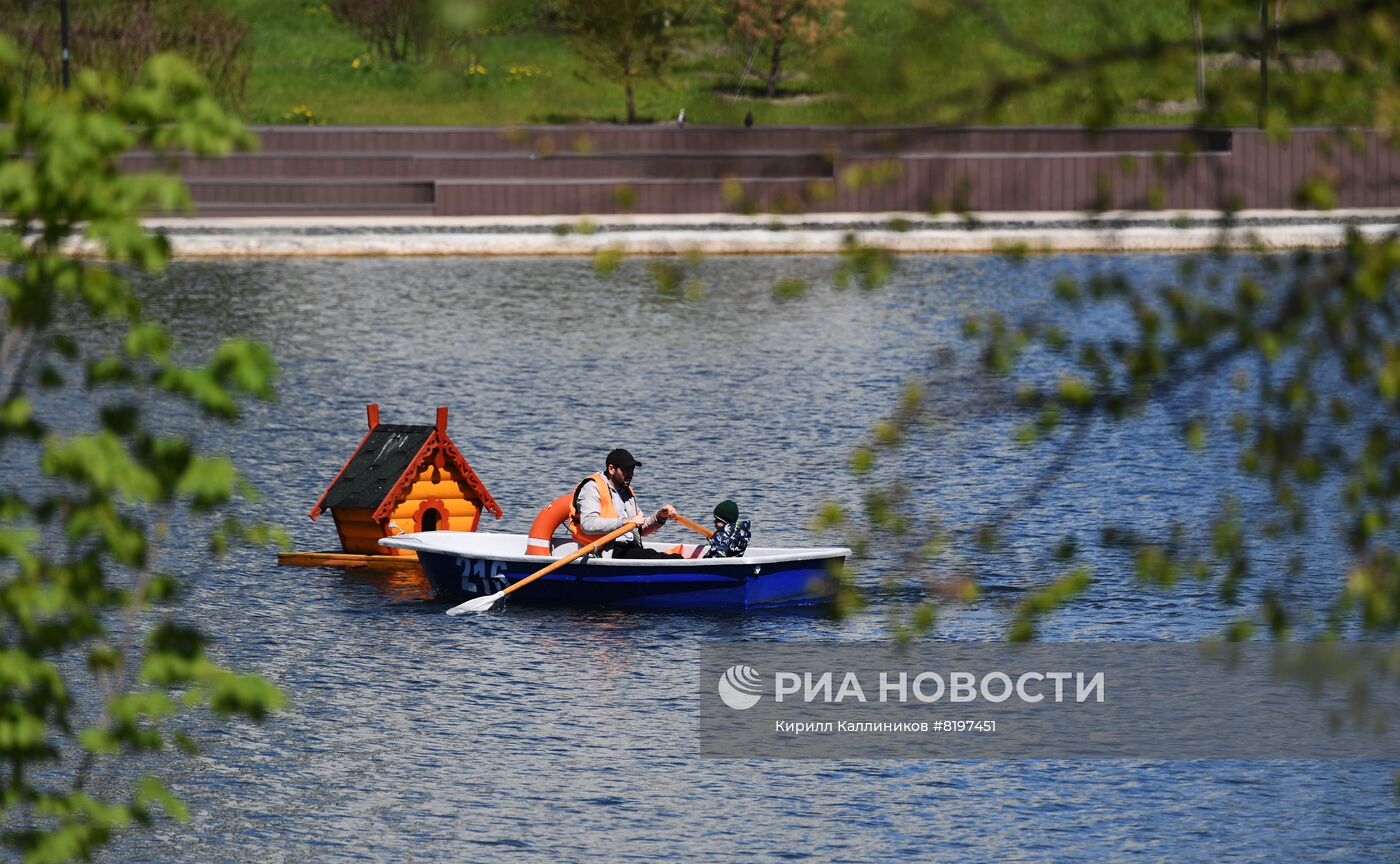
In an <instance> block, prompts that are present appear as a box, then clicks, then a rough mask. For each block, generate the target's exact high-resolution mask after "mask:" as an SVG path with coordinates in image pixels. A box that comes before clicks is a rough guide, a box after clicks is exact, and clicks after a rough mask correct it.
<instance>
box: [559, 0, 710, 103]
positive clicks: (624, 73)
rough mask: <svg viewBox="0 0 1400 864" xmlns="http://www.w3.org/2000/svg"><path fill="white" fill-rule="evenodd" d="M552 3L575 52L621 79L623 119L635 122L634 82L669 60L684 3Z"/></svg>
mask: <svg viewBox="0 0 1400 864" xmlns="http://www.w3.org/2000/svg"><path fill="white" fill-rule="evenodd" d="M555 8H556V10H557V12H558V15H559V22H560V24H561V25H562V26H563V27H564V29H565V32H567V33H568V39H569V43H570V44H571V45H572V46H573V47H574V50H575V51H577V52H578V53H579V56H581V57H583V59H585V60H587V61H588V62H589V63H591V64H592V65H593V66H594V67H596V68H597V69H598V70H599V71H601V72H602V73H603V74H604V75H606V76H608V77H609V78H611V79H613V80H615V81H620V82H622V86H623V90H624V92H625V93H626V96H627V122H628V123H635V122H637V105H636V97H635V94H634V92H633V90H634V87H635V85H636V82H637V81H639V80H642V79H646V78H654V77H656V76H659V75H661V74H662V73H664V72H665V71H666V70H667V69H669V68H670V66H671V64H672V63H673V62H674V59H675V51H676V47H677V42H678V34H679V33H681V31H682V27H683V24H684V17H685V12H686V4H684V3H682V2H678V0H555Z"/></svg>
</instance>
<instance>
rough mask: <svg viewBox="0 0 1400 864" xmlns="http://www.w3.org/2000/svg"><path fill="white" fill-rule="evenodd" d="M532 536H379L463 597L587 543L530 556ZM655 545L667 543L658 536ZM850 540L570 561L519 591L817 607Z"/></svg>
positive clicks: (584, 602) (699, 605)
mask: <svg viewBox="0 0 1400 864" xmlns="http://www.w3.org/2000/svg"><path fill="white" fill-rule="evenodd" d="M527 540H528V538H527V537H526V535H524V534H493V533H489V532H484V531H481V532H478V531H423V532H419V533H416V534H400V535H398V536H396V537H389V538H386V539H383V540H380V541H379V545H381V546H392V547H396V548H399V549H409V550H412V551H413V552H416V553H417V554H418V561H419V563H420V564H421V565H422V567H423V573H424V574H425V575H426V576H427V577H428V581H429V583H430V584H431V585H432V588H433V594H434V596H435V597H436V598H437V599H439V600H442V601H446V602H451V603H458V602H461V601H464V600H470V599H471V598H473V597H483V596H487V595H490V594H494V593H496V592H497V591H501V590H503V589H505V588H506V587H507V586H509V585H511V584H513V583H515V582H518V581H520V580H521V579H524V578H525V577H526V576H529V575H530V574H531V573H534V572H535V571H537V570H539V569H540V568H542V567H544V566H545V565H547V564H549V563H550V562H551V561H553V560H555V559H556V558H560V557H563V556H564V555H567V554H568V553H569V552H572V551H575V550H576V549H577V548H578V547H577V546H575V545H574V544H573V543H564V544H561V545H559V546H557V547H556V548H554V549H552V554H550V555H526V554H525V546H526V542H527ZM646 545H647V546H650V547H652V548H655V549H661V548H663V547H661V546H659V545H656V544H652V543H648V544H646ZM850 554H851V550H850V549H846V548H844V547H819V548H796V547H767V548H763V547H754V546H750V547H749V548H748V549H747V551H746V552H745V554H744V556H743V557H742V558H694V559H687V558H681V559H613V558H610V557H606V556H604V557H589V558H583V559H580V560H578V561H574V562H572V563H569V564H566V565H564V566H563V567H561V568H559V569H558V570H556V571H554V572H553V573H550V574H547V575H545V576H544V577H542V578H541V579H539V580H537V581H535V582H534V583H532V584H530V585H528V586H525V587H522V588H521V590H519V591H517V592H515V593H513V594H512V595H511V598H510V599H511V600H512V601H514V602H518V603H521V604H527V605H537V606H601V607H608V608H615V609H672V610H697V611H698V610H709V611H732V612H743V611H750V610H761V609H783V608H790V607H801V606H815V605H820V604H822V603H825V602H827V601H829V600H830V599H831V598H832V597H833V596H834V594H835V591H836V571H837V570H838V569H839V568H840V567H841V565H842V564H843V563H844V562H845V560H846V556H848V555H850Z"/></svg>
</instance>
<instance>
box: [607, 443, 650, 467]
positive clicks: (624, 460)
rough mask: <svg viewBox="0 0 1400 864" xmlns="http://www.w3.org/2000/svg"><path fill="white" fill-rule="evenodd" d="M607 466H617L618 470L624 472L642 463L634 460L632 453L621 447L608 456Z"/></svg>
mask: <svg viewBox="0 0 1400 864" xmlns="http://www.w3.org/2000/svg"><path fill="white" fill-rule="evenodd" d="M607 464H608V465H616V466H617V467H618V468H621V469H622V470H623V471H626V470H627V469H628V468H632V467H634V466H637V465H640V464H642V463H640V462H638V461H637V460H636V459H633V458H632V454H631V453H628V452H627V451H626V450H623V449H622V448H621V447H619V448H617V449H616V450H613V451H612V452H611V453H609V454H608V461H607Z"/></svg>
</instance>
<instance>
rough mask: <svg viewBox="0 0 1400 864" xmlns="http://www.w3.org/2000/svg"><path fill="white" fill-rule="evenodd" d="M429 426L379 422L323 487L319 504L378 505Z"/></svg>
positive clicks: (420, 444) (424, 438)
mask: <svg viewBox="0 0 1400 864" xmlns="http://www.w3.org/2000/svg"><path fill="white" fill-rule="evenodd" d="M433 428H434V427H432V426H403V425H394V424H389V423H381V424H380V425H378V426H376V427H374V429H373V430H371V431H370V433H369V436H368V437H367V438H365V443H364V445H363V446H361V447H360V449H359V450H358V451H356V453H355V455H354V456H352V457H351V458H350V461H349V462H348V463H347V464H346V465H345V470H344V471H342V472H341V474H340V476H339V477H338V478H336V481H335V484H334V485H333V486H331V488H330V489H328V490H326V495H325V498H324V499H323V500H322V503H321V505H320V506H321V507H322V508H324V509H327V510H329V509H330V508H332V507H367V508H370V509H373V508H375V507H378V506H379V504H380V502H382V501H383V500H384V496H386V495H388V494H389V492H390V490H392V489H393V488H394V484H395V483H397V482H398V480H399V478H400V477H402V476H403V472H404V471H405V470H407V469H408V466H409V463H411V462H412V461H413V457H414V456H417V455H418V451H419V450H422V449H423V445H424V444H425V443H427V441H428V437H429V436H431V435H432V434H433Z"/></svg>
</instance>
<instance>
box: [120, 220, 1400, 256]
mask: <svg viewBox="0 0 1400 864" xmlns="http://www.w3.org/2000/svg"><path fill="white" fill-rule="evenodd" d="M147 225H148V226H149V227H151V228H152V229H156V230H160V231H163V232H165V233H166V234H167V236H168V237H169V238H170V241H171V245H172V248H173V251H174V254H175V256H176V257H178V258H226V257H339V256H431V255H465V256H535V255H539V256H589V255H593V254H596V253H597V252H599V251H601V250H617V251H619V252H623V253H626V254H630V255H679V254H686V253H691V252H699V253H703V254H708V255H772V254H829V253H835V252H840V251H841V250H842V248H844V247H845V246H846V245H848V244H850V243H851V242H852V240H853V238H858V240H859V242H861V243H863V244H865V245H867V246H875V247H879V248H882V249H887V250H889V251H891V252H897V253H930V254H932V253H993V252H1006V251H1010V250H1024V251H1026V252H1030V253H1045V252H1187V251H1204V250H1211V249H1217V248H1220V247H1221V246H1222V245H1223V246H1224V247H1227V248H1231V249H1239V250H1246V249H1270V250H1286V249H1304V248H1329V247H1336V246H1339V245H1341V244H1342V243H1343V242H1345V238H1346V236H1347V233H1348V231H1350V230H1353V229H1354V230H1356V231H1359V232H1361V233H1362V234H1363V235H1365V236H1368V237H1381V236H1389V235H1393V234H1395V233H1396V232H1397V230H1400V209H1383V210H1382V209H1367V210H1345V211H1327V212H1315V211H1293V210H1268V211H1266V210H1255V211H1242V212H1240V213H1237V214H1235V215H1234V216H1233V218H1230V219H1222V217H1221V215H1220V214H1219V213H1215V212H1210V211H1186V212H1172V213H1161V212H1117V213H1104V214H1098V215H1097V216H1093V217H1090V216H1087V215H1085V214H1080V213H979V214H973V215H971V216H951V215H945V216H938V217H932V216H928V215H925V214H917V213H885V214H871V213H858V214H820V215H816V214H806V215H801V216H770V215H763V216H734V215H725V214H695V215H655V216H641V215H634V216H599V217H572V216H571V217H546V216H531V217H502V216H492V217H458V218H450V217H447V218H445V217H432V218H423V217H391V216H366V217H349V216H342V217H311V216H301V217H295V218H293V217H233V218H209V219H199V218H194V219H163V220H159V219H157V220H149V221H148V222H147Z"/></svg>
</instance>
